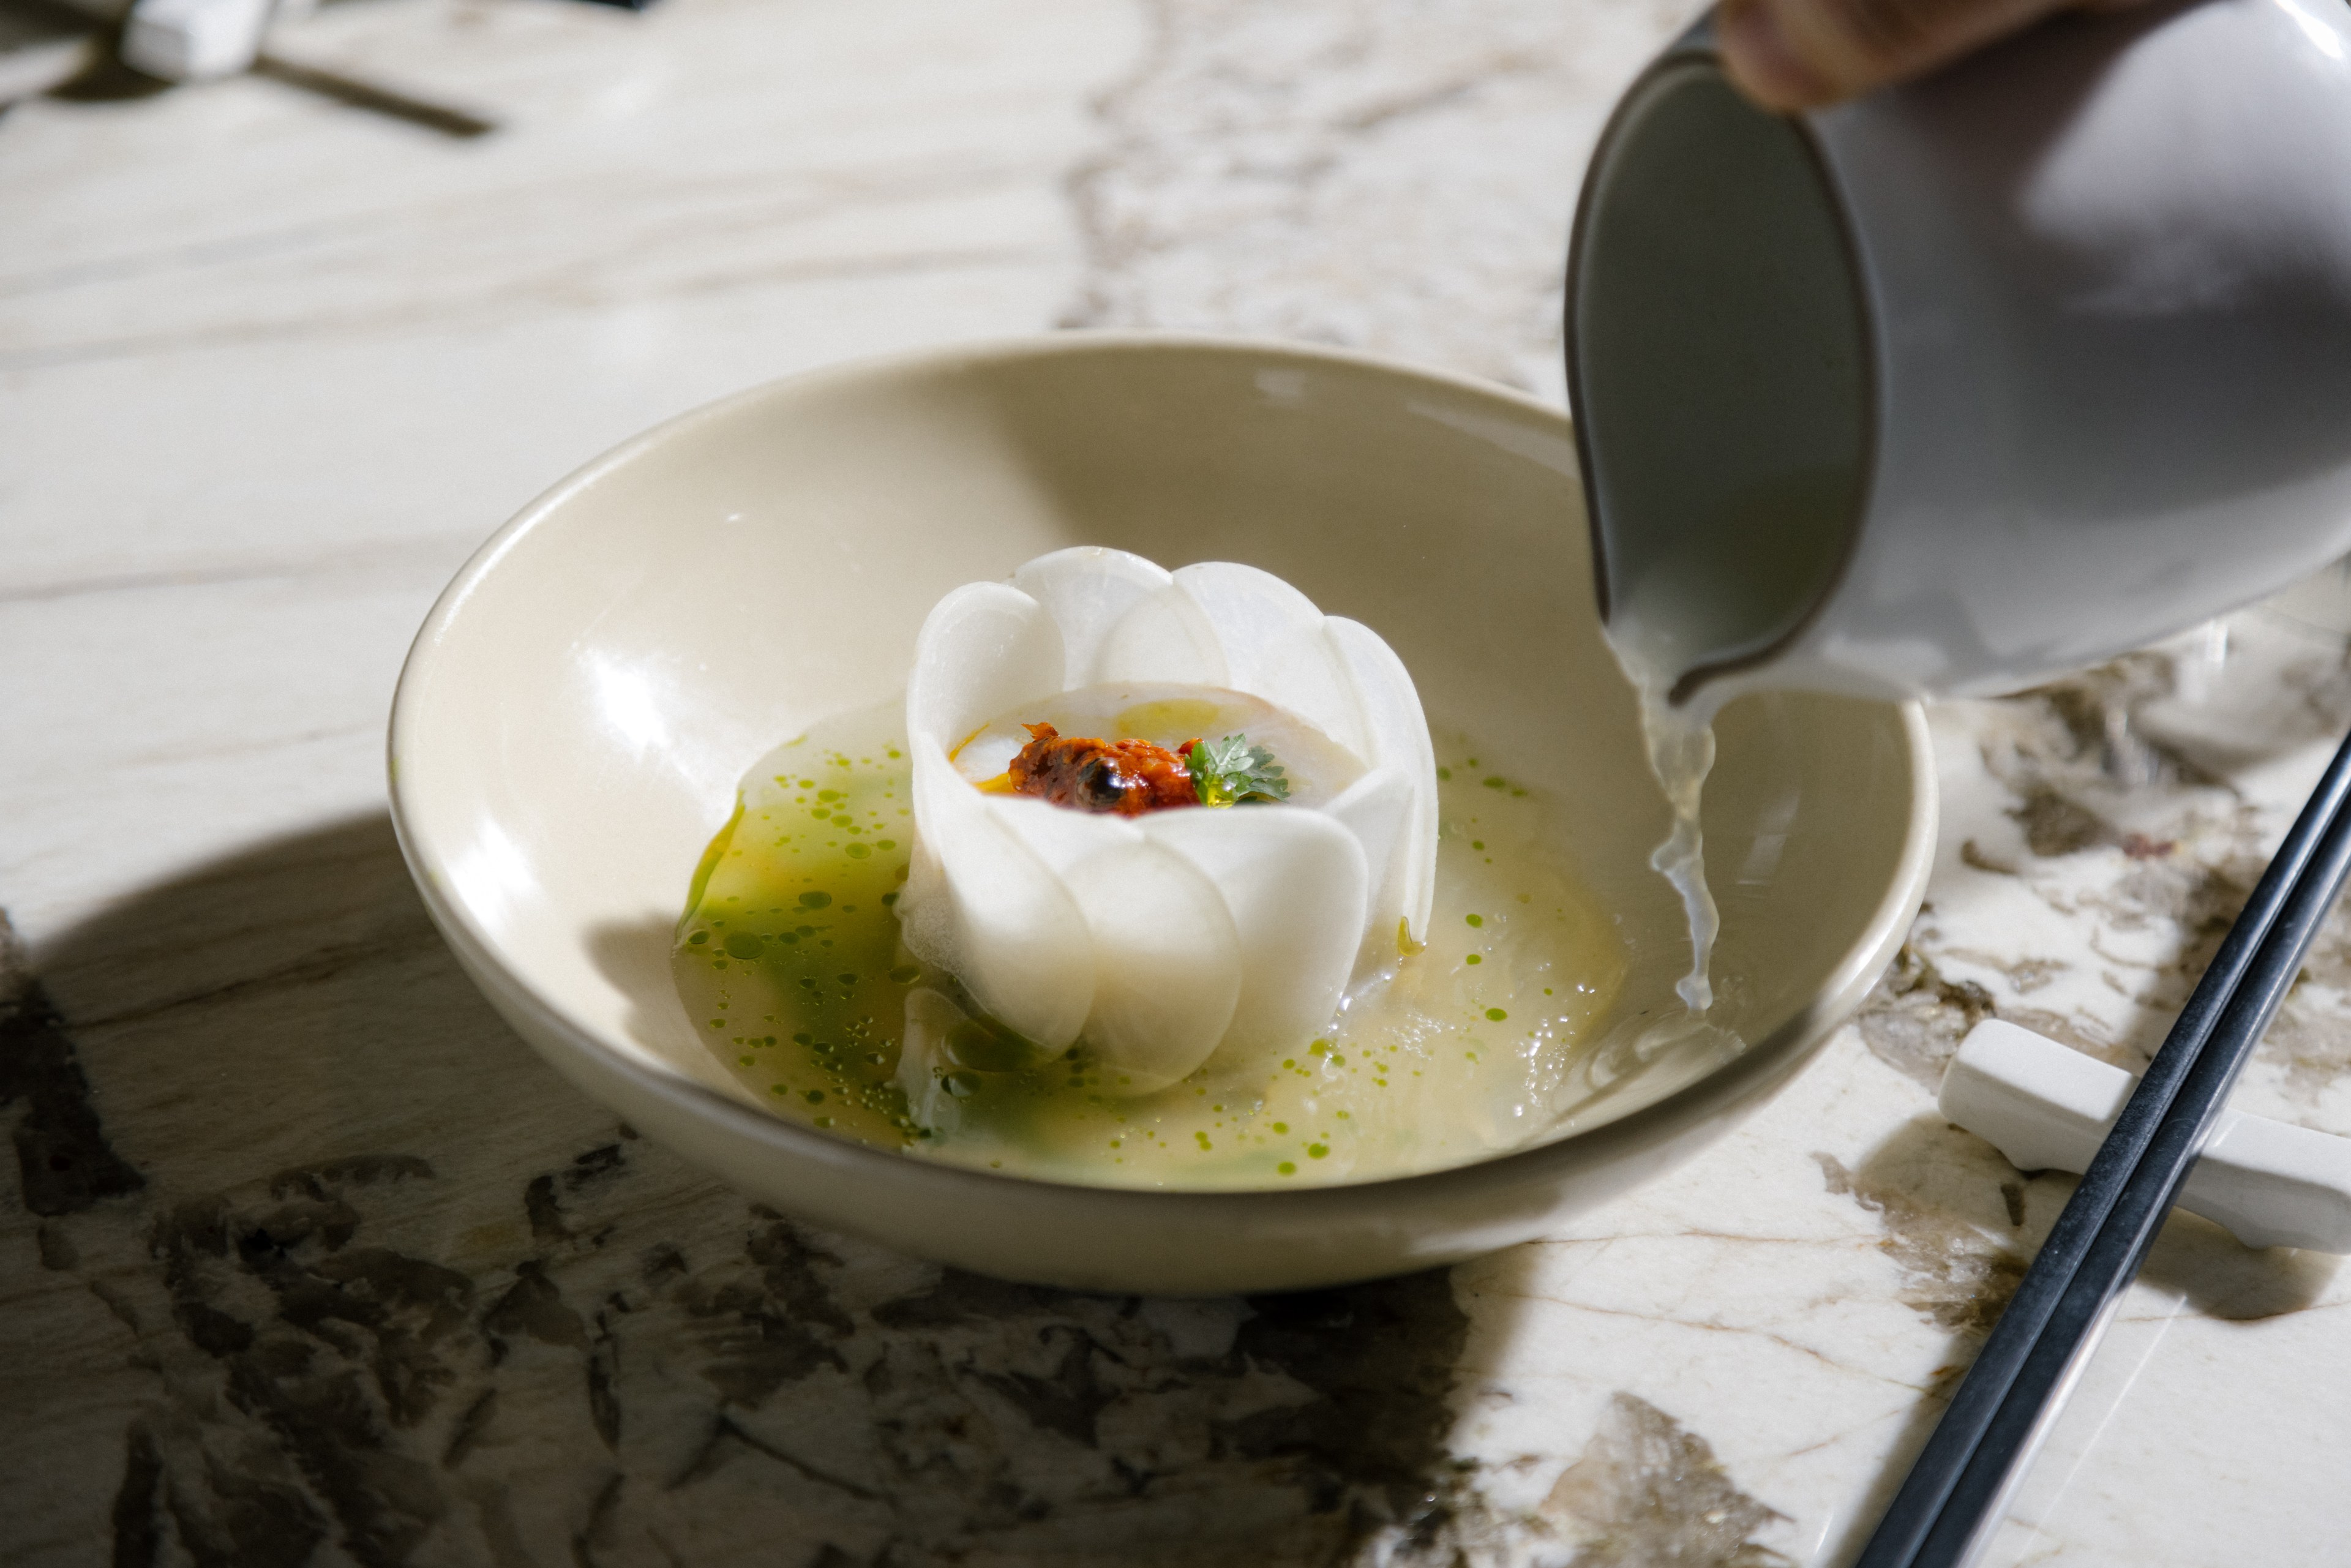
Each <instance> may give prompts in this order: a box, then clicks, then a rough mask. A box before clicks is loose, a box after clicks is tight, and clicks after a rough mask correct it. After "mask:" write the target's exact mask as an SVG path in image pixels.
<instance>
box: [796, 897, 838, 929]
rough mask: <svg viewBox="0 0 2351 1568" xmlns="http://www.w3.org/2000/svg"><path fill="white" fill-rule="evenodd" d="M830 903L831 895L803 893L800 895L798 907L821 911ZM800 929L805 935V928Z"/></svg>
mask: <svg viewBox="0 0 2351 1568" xmlns="http://www.w3.org/2000/svg"><path fill="white" fill-rule="evenodd" d="M831 902H832V894H829V893H803V894H800V907H801V908H802V909H822V908H824V907H825V906H826V905H827V904H831ZM802 929H803V934H805V931H806V928H805V927H803V928H802Z"/></svg>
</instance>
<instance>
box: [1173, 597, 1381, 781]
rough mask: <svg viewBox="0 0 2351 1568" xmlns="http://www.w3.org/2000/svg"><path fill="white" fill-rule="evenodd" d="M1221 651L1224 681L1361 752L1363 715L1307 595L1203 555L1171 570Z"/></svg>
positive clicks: (1318, 611) (1344, 745)
mask: <svg viewBox="0 0 2351 1568" xmlns="http://www.w3.org/2000/svg"><path fill="white" fill-rule="evenodd" d="M1175 583H1176V586H1177V587H1179V588H1181V589H1182V590H1183V591H1185V593H1186V594H1187V595H1189V596H1190V598H1191V600H1192V601H1193V602H1194V603H1196V604H1197V605H1198V606H1199V607H1200V612H1201V614H1202V615H1204V616H1206V617H1207V621H1208V624H1209V625H1211V626H1213V627H1214V628H1215V629H1216V635H1217V645H1218V646H1219V647H1220V648H1222V649H1223V650H1224V657H1225V667H1226V669H1227V671H1228V679H1227V681H1226V684H1227V685H1229V686H1231V687H1232V688H1233V689H1234V690H1235V691H1240V692H1247V693H1249V695H1252V696H1259V697H1263V698H1264V699H1265V700H1266V701H1268V702H1270V703H1271V704H1273V705H1274V706H1276V707H1284V708H1288V709H1289V710H1290V712H1291V713H1294V714H1296V715H1297V716H1299V717H1301V718H1302V719H1304V720H1305V721H1306V722H1307V723H1309V724H1311V725H1312V726H1314V727H1315V728H1317V729H1319V730H1321V731H1322V733H1323V734H1325V735H1327V736H1329V737H1331V738H1332V739H1333V740H1335V741H1337V742H1338V743H1339V744H1340V745H1342V746H1343V747H1346V748H1347V749H1348V750H1350V751H1352V752H1353V753H1354V754H1355V755H1356V756H1358V757H1361V756H1363V754H1364V721H1363V716H1362V715H1361V714H1360V713H1359V712H1358V711H1357V709H1356V706H1355V694H1354V691H1353V688H1352V686H1351V685H1349V683H1348V681H1347V679H1346V675H1345V673H1344V672H1343V670H1342V669H1341V668H1340V667H1339V664H1338V661H1337V659H1336V658H1335V657H1334V656H1333V653H1332V647H1331V644H1330V643H1329V642H1328V641H1327V640H1325V639H1324V637H1323V635H1322V619H1323V617H1322V612H1321V611H1320V610H1317V609H1316V608H1315V607H1314V601H1312V600H1311V599H1309V598H1307V597H1306V595H1304V594H1302V593H1301V592H1299V591H1298V590H1296V589H1294V588H1292V587H1290V584H1288V583H1286V582H1284V581H1282V580H1281V579H1280V578H1278V577H1276V576H1274V575H1273V574H1272V573H1271V572H1270V571H1259V570H1258V569H1257V568H1255V567H1253V566H1241V565H1238V564H1237V563H1235V562H1232V561H1224V560H1219V561H1207V562H1204V563H1202V564H1201V565H1198V566H1187V567H1184V568H1181V569H1179V570H1177V571H1176V572H1175Z"/></svg>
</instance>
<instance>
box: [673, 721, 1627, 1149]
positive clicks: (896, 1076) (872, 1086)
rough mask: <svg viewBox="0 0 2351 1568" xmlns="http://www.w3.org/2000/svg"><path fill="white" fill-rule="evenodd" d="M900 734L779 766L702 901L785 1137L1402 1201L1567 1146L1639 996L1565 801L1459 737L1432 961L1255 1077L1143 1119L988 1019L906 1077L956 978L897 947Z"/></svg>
mask: <svg viewBox="0 0 2351 1568" xmlns="http://www.w3.org/2000/svg"><path fill="white" fill-rule="evenodd" d="M904 734H905V729H904V718H903V716H902V715H901V714H900V712H899V711H898V710H897V709H896V708H895V707H894V706H893V707H891V708H889V709H886V710H882V711H878V712H874V713H870V714H863V715H857V716H850V717H847V718H843V719H839V720H834V721H831V722H829V723H827V724H824V725H820V726H819V727H817V728H815V729H813V730H811V731H810V733H809V734H808V735H806V736H804V737H801V738H800V739H799V740H795V741H792V742H790V743H789V744H788V745H785V746H783V747H778V748H777V749H776V750H775V751H773V752H771V753H769V754H768V756H767V757H766V758H762V759H761V760H760V762H759V763H758V766H757V767H756V768H754V769H753V770H752V772H751V774H750V775H749V776H748V777H747V779H746V780H745V782H744V785H743V788H742V792H741V799H740V804H739V806H738V808H737V811H736V814H735V816H734V818H733V820H732V821H729V822H728V823H727V824H726V827H725V828H724V829H723V830H721V831H720V832H719V834H718V836H717V837H716V839H715V840H713V841H712V842H711V844H710V847H709V849H708V850H707V851H706V852H705V854H704V857H703V861H702V864H701V866H700V868H699V870H698V871H697V872H696V873H695V879H694V885H693V892H692V894H691V895H690V897H689V900H688V907H687V910H686V914H685V916H684V919H683V920H682V921H681V922H680V924H679V926H678V939H677V946H676V949H675V957H674V972H675V977H676V981H677V987H678V991H679V994H680V996H681V997H682V998H684V1002H685V1005H686V1007H687V1009H688V1011H689V1012H690V1013H691V1015H692V1016H693V1018H694V1019H695V1023H696V1025H697V1026H698V1027H699V1028H700V1029H701V1030H702V1032H703V1035H704V1038H705V1040H706V1041H707V1043H708V1045H709V1047H710V1049H711V1051H713V1052H714V1054H716V1057H717V1059H718V1060H719V1061H721V1062H723V1063H724V1064H725V1065H726V1068H727V1070H728V1071H730V1072H731V1073H732V1074H733V1075H734V1077H735V1078H736V1080H737V1082H740V1083H741V1084H742V1085H743V1086H744V1087H745V1088H746V1089H747V1090H748V1091H749V1092H751V1093H753V1094H755V1095H756V1096H757V1097H758V1100H759V1102H760V1103H762V1104H765V1105H767V1106H768V1107H769V1108H771V1109H772V1110H773V1111H775V1112H776V1113H778V1114H779V1115H783V1116H787V1117H790V1118H792V1119H795V1120H798V1121H800V1122H804V1123H807V1124H810V1125H813V1126H817V1127H820V1128H824V1129H826V1130H828V1131H830V1132H831V1133H834V1134H840V1135H842V1136H846V1137H852V1138H858V1139H862V1140H863V1141H865V1142H867V1143H871V1144H875V1145H882V1146H883V1147H888V1148H893V1149H900V1150H904V1151H905V1152H906V1153H908V1154H910V1155H916V1156H919V1157H923V1158H930V1159H940V1160H947V1161H952V1162H954V1163H956V1164H963V1165H971V1166H980V1167H983V1168H992V1169H999V1170H1005V1171H1011V1172H1018V1173H1020V1174H1025V1175H1029V1176H1041V1177H1046V1178H1050V1179H1054V1180H1061V1181H1074V1182H1084V1183H1092V1184H1098V1185H1107V1186H1155V1187H1191V1188H1232V1187H1279V1186H1292V1185H1298V1184H1306V1183H1314V1184H1321V1183H1329V1182H1336V1181H1364V1180H1372V1179H1376V1178H1378V1177H1382V1176H1402V1175H1406V1174H1410V1173H1412V1172H1416V1171H1425V1170H1432V1169H1438V1168H1442V1167H1444V1166H1454V1165H1459V1164H1463V1163H1466V1162H1468V1161H1470V1160H1474V1159H1479V1158H1482V1157H1485V1156H1487V1155H1491V1154H1494V1153H1496V1152H1498V1151H1499V1150H1502V1149H1507V1148H1512V1147H1517V1146H1520V1145H1523V1144H1524V1143H1526V1142H1527V1141H1528V1140H1529V1139H1530V1138H1531V1136H1533V1135H1535V1134H1538V1133H1539V1132H1540V1131H1541V1128H1542V1127H1543V1126H1545V1125H1546V1124H1549V1123H1550V1122H1552V1120H1554V1119H1555V1118H1556V1116H1557V1114H1558V1113H1560V1111H1561V1110H1562V1108H1563V1107H1562V1096H1563V1095H1565V1094H1566V1093H1567V1092H1569V1085H1570V1083H1571V1079H1572V1072H1573V1066H1574V1059H1575V1058H1576V1056H1577V1054H1578V1052H1577V1047H1578V1046H1579V1045H1581V1044H1583V1042H1585V1041H1586V1040H1587V1039H1588V1037H1589V1036H1590V1034H1591V1033H1592V1031H1593V1028H1594V1026H1595V1025H1596V1024H1597V1022H1598V1021H1599V1020H1600V1019H1602V1018H1603V1017H1604V1015H1605V1014H1606V1013H1607V1011H1608V1009H1609V1007H1610V1004H1611V1003H1612V1002H1613V1000H1614V997H1615V994H1616V991H1617V988H1618V987H1619V986H1620V984H1621V983H1622V981H1623V978H1624V976H1625V967H1626V963H1625V950H1624V946H1623V944H1622V942H1621V941H1620V939H1619V937H1618V935H1617V932H1616V929H1615V925H1614V922H1613V921H1612V920H1611V919H1610V918H1609V917H1608V915H1606V914H1605V913H1604V911H1603V910H1602V909H1601V908H1600V907H1599V906H1598V905H1597V904H1596V903H1595V902H1594V901H1593V898H1592V897H1591V896H1590V895H1589V894H1587V893H1586V892H1585V891H1584V890H1583V887H1582V886H1581V885H1580V884H1579V883H1578V882H1577V880H1576V878H1575V877H1574V875H1573V872H1572V871H1571V870H1570V869H1569V868H1568V867H1566V866H1564V865H1562V863H1560V860H1559V857H1558V855H1557V852H1555V851H1554V850H1553V849H1552V847H1551V846H1552V845H1553V844H1554V843H1556V842H1557V841H1558V834H1557V832H1556V831H1555V828H1554V818H1553V815H1552V813H1553V811H1554V810H1555V807H1554V806H1553V803H1552V800H1551V799H1550V798H1549V796H1548V794H1547V792H1546V791H1544V790H1543V789H1540V788H1538V787H1537V786H1535V785H1534V784H1533V783H1531V782H1530V781H1525V780H1520V779H1512V778H1510V777H1509V776H1507V775H1506V774H1505V773H1503V772H1501V771H1499V770H1498V769H1496V768H1494V767H1492V766H1491V764H1490V763H1486V764H1481V763H1480V762H1479V750H1478V748H1477V747H1476V746H1475V745H1474V744H1473V743H1472V742H1470V741H1468V740H1467V739H1455V740H1453V741H1451V742H1450V743H1449V744H1448V743H1447V741H1446V740H1445V738H1444V737H1440V738H1439V753H1440V761H1441V762H1442V763H1443V766H1442V767H1440V768H1439V770H1438V785H1437V793H1438V801H1439V808H1440V818H1441V821H1442V827H1441V829H1440V832H1439V837H1438V841H1437V897H1436V909H1435V913H1434V915H1432V917H1431V920H1430V930H1429V933H1428V941H1427V943H1426V946H1425V947H1424V948H1423V949H1422V950H1421V951H1419V952H1416V953H1414V954H1411V955H1409V956H1405V957H1404V958H1402V959H1401V960H1400V961H1399V962H1398V963H1397V965H1396V966H1395V969H1394V970H1393V971H1392V972H1391V973H1389V974H1387V975H1386V976H1384V977H1379V978H1375V979H1372V980H1370V981H1367V982H1365V983H1364V984H1362V985H1359V986H1358V987H1357V988H1355V989H1353V991H1352V992H1351V993H1350V995H1349V997H1348V999H1347V1001H1346V1003H1345V1005H1344V1007H1343V1009H1342V1010H1341V1012H1340V1014H1339V1016H1338V1017H1336V1018H1334V1019H1332V1021H1331V1024H1330V1026H1329V1027H1328V1028H1326V1029H1325V1030H1322V1033H1320V1034H1319V1035H1317V1036H1315V1037H1313V1038H1311V1039H1305V1040H1299V1041H1297V1042H1296V1043H1295V1045H1294V1046H1292V1047H1290V1048H1288V1049H1285V1050H1281V1051H1273V1052H1270V1053H1264V1054H1260V1055H1255V1056H1251V1057H1250V1058H1249V1059H1248V1060H1243V1061H1228V1060H1225V1055H1226V1053H1223V1052H1219V1053H1218V1054H1217V1056H1214V1057H1211V1058H1210V1059H1209V1061H1208V1062H1207V1065H1206V1066H1204V1067H1203V1068H1201V1069H1200V1071H1197V1072H1196V1073H1194V1074H1193V1075H1192V1076H1191V1077H1190V1078H1188V1079H1186V1080H1185V1081H1184V1082H1181V1083H1178V1084H1176V1085H1175V1086H1174V1087H1172V1088H1169V1089H1166V1090H1163V1091H1161V1092H1158V1093H1156V1094H1152V1095H1148V1096H1144V1097H1140V1098H1122V1097H1120V1096H1118V1095H1115V1094H1112V1093H1109V1092H1105V1090H1104V1086H1103V1084H1102V1082H1101V1078H1102V1075H1101V1073H1100V1071H1098V1069H1097V1067H1096V1065H1095V1063H1094V1062H1093V1061H1092V1058H1091V1056H1090V1055H1089V1053H1088V1051H1087V1050H1086V1047H1085V1044H1084V1042H1083V1041H1082V1040H1081V1041H1080V1042H1079V1043H1078V1044H1077V1045H1076V1046H1074V1047H1073V1048H1071V1051H1069V1052H1068V1053H1066V1054H1065V1055H1063V1056H1061V1057H1060V1058H1059V1059H1057V1060H1054V1061H1045V1062H1041V1063H1038V1062H1024V1061H1023V1060H1022V1057H1023V1052H1022V1051H1021V1050H1020V1049H1019V1042H1017V1041H1009V1042H1008V1040H1006V1039H1005V1038H1004V1037H1003V1036H1001V1035H1000V1034H998V1033H997V1032H995V1031H992V1030H990V1029H989V1028H988V1027H987V1024H986V1021H985V1020H977V1021H974V1022H971V1023H967V1024H963V1025H961V1026H960V1027H955V1028H950V1029H945V1030H938V1031H937V1032H939V1033H941V1034H944V1035H945V1037H946V1046H945V1051H946V1055H947V1057H948V1060H946V1061H939V1062H935V1063H926V1064H925V1066H924V1068H923V1069H922V1070H921V1071H912V1072H910V1073H907V1074H902V1073H901V1071H900V1065H901V1064H900V1053H901V1047H902V1045H903V1044H904V1040H905V1036H906V1017H907V1009H908V1006H909V1001H910V998H911V999H912V1001H913V1004H914V1007H915V1008H916V1009H917V1010H918V1012H921V1011H923V1010H924V1009H929V1010H928V1011H927V1012H926V1013H925V1015H924V1016H926V1017H931V1018H937V1017H941V1016H944V1017H945V1018H946V1019H950V1020H952V1019H956V1016H957V1015H956V1013H955V1011H954V1010H953V1009H952V1008H950V1007H948V1005H947V1004H946V999H945V998H948V997H951V996H954V995H956V987H955V984H954V981H953V979H952V977H948V976H945V975H941V974H936V973H933V972H928V971H926V970H925V968H924V967H923V966H922V965H921V964H919V963H918V962H917V961H916V960H915V959H914V957H913V956H912V955H910V954H909V953H908V952H907V951H906V949H905V947H904V945H903V944H902V943H901V942H900V940H899V935H898V919H897V915H896V910H895V905H896V904H897V901H898V893H899V890H900V888H902V887H903V886H904V883H905V879H906V874H907V866H908V863H909V861H910V858H911V855H912V852H913V847H914V815H913V805H912V801H911V798H910V790H909V768H908V763H907V761H906V758H905V756H904V751H905V747H904ZM1242 809H1245V808H1242ZM907 1079H911V1080H912V1081H913V1086H914V1089H915V1091H916V1096H915V1101H914V1103H912V1104H910V1103H909V1099H908V1095H907V1093H906V1090H905V1088H904V1087H903V1086H902V1083H903V1082H904V1081H905V1080H907Z"/></svg>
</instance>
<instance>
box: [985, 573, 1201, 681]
mask: <svg viewBox="0 0 2351 1568" xmlns="http://www.w3.org/2000/svg"><path fill="white" fill-rule="evenodd" d="M1169 581H1170V579H1169V577H1168V575H1167V572H1166V570H1165V568H1163V567H1161V566H1159V565H1158V564H1156V563H1155V562H1153V561H1147V560H1145V559H1143V558H1142V557H1141V556H1139V555H1134V554H1133V553H1131V552H1129V551H1126V550H1123V549H1104V548H1103V547H1102V546H1101V545H1074V546H1072V547H1071V548H1070V549H1057V550H1055V551H1054V552H1053V553H1052V554H1050V555H1040V556H1039V557H1038V558H1037V559H1035V560H1032V561H1030V562H1029V564H1028V565H1027V566H1024V567H1022V568H1021V569H1020V570H1019V571H1016V572H1014V573H1013V574H1012V586H1013V587H1015V588H1017V589H1019V591H1021V592H1023V593H1025V594H1027V595H1029V598H1031V599H1034V600H1035V601H1037V602H1038V603H1040V604H1041V605H1043V606H1044V607H1045V612H1046V613H1047V614H1048V615H1050V616H1051V617H1052V618H1053V623H1054V624H1055V625H1057V626H1059V627H1060V628H1061V653H1062V658H1063V663H1062V674H1061V679H1062V683H1063V685H1068V686H1083V685H1092V684H1093V683H1094V682H1095V681H1096V680H1098V679H1102V678H1104V677H1100V676H1097V675H1096V674H1094V667H1095V665H1096V664H1097V663H1098V662H1099V659H1100V655H1101V653H1102V643H1103V641H1104V639H1106V638H1107V637H1109V635H1110V633H1111V629H1112V628H1113V627H1114V626H1116V625H1117V624H1118V623H1119V622H1121V621H1123V620H1124V619H1125V618H1126V615H1127V612H1129V611H1132V610H1133V609H1134V607H1135V606H1136V605H1138V604H1140V603H1142V602H1143V601H1144V600H1146V599H1148V598H1150V597H1151V596H1152V595H1153V594H1155V593H1159V592H1162V591H1165V589H1166V587H1167V584H1168V582H1169ZM1115 678H1119V679H1132V678H1133V677H1131V676H1120V677H1115Z"/></svg>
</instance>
